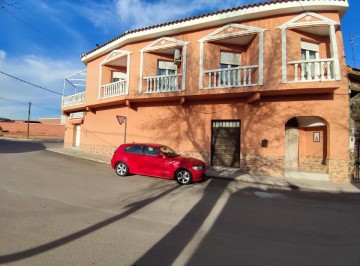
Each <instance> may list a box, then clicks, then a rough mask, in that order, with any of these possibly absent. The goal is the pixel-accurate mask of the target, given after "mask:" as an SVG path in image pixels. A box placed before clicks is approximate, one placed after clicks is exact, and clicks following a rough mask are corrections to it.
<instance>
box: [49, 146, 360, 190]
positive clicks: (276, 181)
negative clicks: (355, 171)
mask: <svg viewBox="0 0 360 266" xmlns="http://www.w3.org/2000/svg"><path fill="white" fill-rule="evenodd" d="M47 150H49V151H52V152H56V153H61V154H65V155H69V156H73V157H77V158H82V159H86V160H91V161H96V162H100V163H105V164H110V159H111V157H109V156H104V155H99V154H92V153H87V152H83V151H80V150H75V149H65V148H63V147H51V148H47ZM206 176H207V177H211V178H219V179H229V180H235V181H239V182H246V183H251V184H256V185H265V186H271V187H277V188H283V189H293V190H301V191H322V192H331V193H360V183H354V184H351V183H348V184H337V183H330V182H327V181H316V180H305V179H297V178H285V177H270V176H258V175H251V174H244V173H241V172H240V171H239V170H237V169H234V168H224V167H216V168H215V167H209V168H208V169H207V170H206Z"/></svg>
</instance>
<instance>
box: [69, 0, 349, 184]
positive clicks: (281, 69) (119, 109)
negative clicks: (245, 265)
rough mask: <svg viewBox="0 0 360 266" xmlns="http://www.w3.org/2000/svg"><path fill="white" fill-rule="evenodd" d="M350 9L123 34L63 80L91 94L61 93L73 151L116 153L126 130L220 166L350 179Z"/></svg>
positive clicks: (224, 13) (237, 13) (342, 1)
mask: <svg viewBox="0 0 360 266" xmlns="http://www.w3.org/2000/svg"><path fill="white" fill-rule="evenodd" d="M347 8H348V3H347V0H317V1H294V0H281V1H267V2H263V3H259V4H253V5H248V6H239V7H234V8H232V9H228V10H220V11H217V12H213V13H208V14H203V15H199V16H196V17H190V18H185V19H181V20H177V21H172V22H169V23H164V24H160V25H154V26H150V27H146V28H141V29H136V30H130V31H126V32H125V33H123V34H122V35H120V36H118V37H116V38H115V39H113V40H110V41H109V42H107V43H106V44H104V45H101V46H99V47H96V48H95V49H94V50H92V51H89V52H87V53H85V54H83V55H82V56H81V60H82V61H83V63H84V64H85V65H86V70H84V71H80V72H78V73H76V74H74V75H70V76H68V77H67V78H66V81H65V84H68V83H74V82H73V81H74V80H77V83H78V84H79V82H78V81H79V80H81V79H83V82H84V83H83V85H84V86H82V88H78V90H77V91H76V93H75V92H74V91H72V90H70V89H69V88H70V87H71V86H69V87H67V86H65V90H64V92H65V93H64V97H63V105H62V112H63V113H64V114H65V115H66V116H67V121H66V130H65V147H68V148H72V147H76V148H79V149H81V150H85V151H90V152H96V153H101V154H109V155H110V154H112V153H113V151H114V149H115V148H116V147H117V146H118V145H119V144H121V143H123V142H124V139H125V136H124V135H125V133H126V142H154V143H163V144H167V145H169V146H171V147H173V148H174V149H175V150H177V151H178V152H180V153H182V154H187V155H191V156H195V157H198V158H202V159H203V160H205V161H206V162H207V163H208V164H209V165H212V166H224V167H234V168H239V169H240V170H242V171H244V172H249V173H255V174H263V175H272V176H301V174H304V173H307V174H309V175H311V174H313V173H315V175H316V176H318V177H321V178H324V179H329V180H330V181H333V182H349V170H348V169H349V95H348V85H347V79H346V74H347V73H346V65H345V61H344V47H343V38H342V33H341V27H340V23H341V17H342V16H343V15H344V12H345V11H346V9H347ZM80 83H81V82H80ZM77 86H78V85H77ZM78 87H79V86H78ZM79 90H80V92H79ZM117 116H121V117H126V120H125V123H126V125H125V123H123V124H121V125H120V124H119V122H118V119H117ZM125 129H126V132H125Z"/></svg>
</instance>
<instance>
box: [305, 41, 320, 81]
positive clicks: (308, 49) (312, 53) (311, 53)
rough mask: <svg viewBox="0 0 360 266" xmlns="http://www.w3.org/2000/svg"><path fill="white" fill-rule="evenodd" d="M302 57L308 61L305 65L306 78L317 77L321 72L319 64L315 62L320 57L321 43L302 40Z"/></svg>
mask: <svg viewBox="0 0 360 266" xmlns="http://www.w3.org/2000/svg"><path fill="white" fill-rule="evenodd" d="M301 59H302V60H303V61H305V62H306V63H305V64H304V65H303V71H304V73H305V75H304V76H305V78H306V79H310V78H311V79H315V78H316V77H317V76H318V75H319V74H320V73H319V72H320V69H319V66H318V64H316V63H315V62H313V61H312V60H314V59H319V45H318V44H315V43H310V42H301Z"/></svg>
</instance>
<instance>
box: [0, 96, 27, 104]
mask: <svg viewBox="0 0 360 266" xmlns="http://www.w3.org/2000/svg"><path fill="white" fill-rule="evenodd" d="M0 100H3V101H6V102H11V103H15V104H24V105H25V104H26V105H27V104H28V103H27V102H22V101H17V100H13V99H9V98H5V97H1V96H0Z"/></svg>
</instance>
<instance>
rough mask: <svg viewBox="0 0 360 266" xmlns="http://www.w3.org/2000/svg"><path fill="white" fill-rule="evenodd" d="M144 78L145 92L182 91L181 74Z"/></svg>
mask: <svg viewBox="0 0 360 266" xmlns="http://www.w3.org/2000/svg"><path fill="white" fill-rule="evenodd" d="M144 80H145V81H146V91H145V93H158V92H173V91H180V89H179V88H180V86H179V83H181V75H180V74H174V75H166V76H165V75H164V76H154V77H145V78H144Z"/></svg>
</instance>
